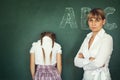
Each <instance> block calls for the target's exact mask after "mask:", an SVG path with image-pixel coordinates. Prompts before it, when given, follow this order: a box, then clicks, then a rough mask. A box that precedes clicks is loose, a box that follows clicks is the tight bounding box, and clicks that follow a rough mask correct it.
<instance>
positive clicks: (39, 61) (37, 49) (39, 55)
mask: <svg viewBox="0 0 120 80" xmlns="http://www.w3.org/2000/svg"><path fill="white" fill-rule="evenodd" d="M51 51H52V60H51V63H50V56H49V54H50V52H51ZM51 51H50V52H49V53H46V52H45V60H46V63H45V64H44V59H43V51H42V46H41V41H40V40H38V41H37V42H33V44H32V47H31V49H30V54H35V64H36V65H55V64H56V55H57V54H62V50H61V46H60V45H59V44H58V43H56V42H55V43H54V47H53V48H51Z"/></svg>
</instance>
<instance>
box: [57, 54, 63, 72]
mask: <svg viewBox="0 0 120 80" xmlns="http://www.w3.org/2000/svg"><path fill="white" fill-rule="evenodd" d="M56 57H57V69H58V71H59V73H60V74H61V72H62V59H61V58H62V57H61V54H60V53H58V54H57V56H56Z"/></svg>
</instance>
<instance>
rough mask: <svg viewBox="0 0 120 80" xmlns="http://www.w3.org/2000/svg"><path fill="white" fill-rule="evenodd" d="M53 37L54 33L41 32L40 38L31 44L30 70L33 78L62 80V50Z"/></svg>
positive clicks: (36, 79) (38, 79)
mask: <svg viewBox="0 0 120 80" xmlns="http://www.w3.org/2000/svg"><path fill="white" fill-rule="evenodd" d="M55 38H56V36H55V34H54V33H52V32H43V33H41V38H40V40H38V41H37V42H34V43H33V44H32V47H31V49H30V71H31V75H32V78H33V80H62V79H61V71H62V60H61V58H62V57H61V54H62V50H61V46H60V45H59V44H58V43H56V42H55ZM35 66H36V67H35Z"/></svg>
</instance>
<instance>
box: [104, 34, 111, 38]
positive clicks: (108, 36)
mask: <svg viewBox="0 0 120 80" xmlns="http://www.w3.org/2000/svg"><path fill="white" fill-rule="evenodd" d="M104 39H112V36H111V35H110V34H108V33H105V34H104Z"/></svg>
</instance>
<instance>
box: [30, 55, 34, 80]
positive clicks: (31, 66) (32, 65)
mask: <svg viewBox="0 0 120 80" xmlns="http://www.w3.org/2000/svg"><path fill="white" fill-rule="evenodd" d="M30 71H31V75H32V79H34V75H35V54H34V53H31V54H30Z"/></svg>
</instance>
